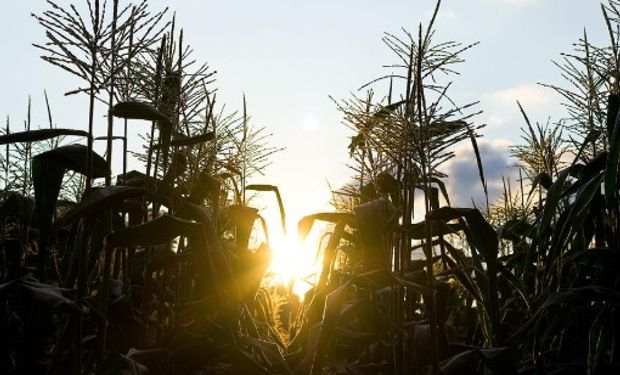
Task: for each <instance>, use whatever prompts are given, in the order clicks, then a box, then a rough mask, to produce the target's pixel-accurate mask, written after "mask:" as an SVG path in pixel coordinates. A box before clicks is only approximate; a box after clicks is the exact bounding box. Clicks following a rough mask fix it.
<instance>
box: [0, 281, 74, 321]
mask: <svg viewBox="0 0 620 375" xmlns="http://www.w3.org/2000/svg"><path fill="white" fill-rule="evenodd" d="M72 292H73V291H72V290H70V289H64V288H58V287H54V286H52V285H48V284H42V283H39V282H36V281H32V280H28V279H16V280H13V281H9V282H7V283H4V284H0V299H1V300H8V299H11V300H13V299H17V300H20V301H21V303H25V304H28V305H30V306H31V309H32V311H37V309H53V310H57V311H61V312H64V313H66V314H80V312H81V310H80V308H79V307H78V306H77V305H76V303H75V302H74V301H73V300H71V299H70V298H67V296H66V295H68V294H72Z"/></svg>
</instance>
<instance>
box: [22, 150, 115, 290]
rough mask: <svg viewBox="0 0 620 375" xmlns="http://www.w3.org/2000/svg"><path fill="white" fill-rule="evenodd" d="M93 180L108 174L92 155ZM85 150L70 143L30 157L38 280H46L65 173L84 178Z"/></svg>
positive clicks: (94, 155)
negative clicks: (50, 243) (52, 232)
mask: <svg viewBox="0 0 620 375" xmlns="http://www.w3.org/2000/svg"><path fill="white" fill-rule="evenodd" d="M91 153H92V159H93V177H105V176H107V175H108V174H109V169H108V164H107V162H106V161H105V159H103V158H102V157H101V156H99V155H97V154H96V153H94V152H91ZM87 164H88V148H87V147H86V146H83V145H78V144H73V145H68V146H61V147H58V148H55V149H53V150H50V151H46V152H44V153H41V154H39V155H36V156H35V157H33V158H32V184H33V186H34V197H35V201H36V208H37V217H38V219H39V231H40V235H39V265H38V266H39V278H40V280H41V281H43V282H44V281H45V280H46V272H47V270H46V266H45V265H46V262H47V258H48V253H47V252H48V249H47V247H48V236H49V230H50V228H51V226H52V218H53V216H54V211H55V208H56V202H57V200H58V195H59V194H60V188H61V184H62V178H63V176H64V174H65V170H67V169H69V170H72V171H75V172H78V173H81V174H84V175H86V172H87V169H88V168H87Z"/></svg>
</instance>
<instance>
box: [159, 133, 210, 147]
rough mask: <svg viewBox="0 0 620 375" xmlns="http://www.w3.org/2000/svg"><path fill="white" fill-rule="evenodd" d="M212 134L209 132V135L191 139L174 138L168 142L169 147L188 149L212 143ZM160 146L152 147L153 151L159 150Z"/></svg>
mask: <svg viewBox="0 0 620 375" xmlns="http://www.w3.org/2000/svg"><path fill="white" fill-rule="evenodd" d="M214 137H215V136H214V134H213V132H209V133H205V134H201V135H196V136H193V137H185V138H175V139H172V140H171V141H170V147H188V146H193V145H197V144H200V143H206V142H209V141H212V140H213V139H214ZM160 147H161V145H159V144H157V145H153V150H157V149H158V148H160Z"/></svg>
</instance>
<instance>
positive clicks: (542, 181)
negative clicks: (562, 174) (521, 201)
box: [530, 172, 553, 194]
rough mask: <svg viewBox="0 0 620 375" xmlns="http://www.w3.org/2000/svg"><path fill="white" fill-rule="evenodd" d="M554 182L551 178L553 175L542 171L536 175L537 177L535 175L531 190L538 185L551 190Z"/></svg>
mask: <svg viewBox="0 0 620 375" xmlns="http://www.w3.org/2000/svg"><path fill="white" fill-rule="evenodd" d="M552 184H553V180H551V176H549V174H548V173H547V172H540V173H539V174H538V175H536V177H534V180H533V181H532V189H531V191H534V189H535V188H536V186H538V185H540V186H542V187H543V188H545V190H549V188H550V187H551V185H552ZM530 194H531V193H530Z"/></svg>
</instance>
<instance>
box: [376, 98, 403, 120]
mask: <svg viewBox="0 0 620 375" xmlns="http://www.w3.org/2000/svg"><path fill="white" fill-rule="evenodd" d="M403 104H405V100H400V101H398V102H395V103H392V104H388V105H386V106H385V107H381V108H380V109H379V110H378V111H377V112H375V113H374V115H373V117H378V118H385V117H387V116H389V115H390V114H391V113H392V112H394V111H395V110H397V109H398V107H400V106H401V105H403Z"/></svg>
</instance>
